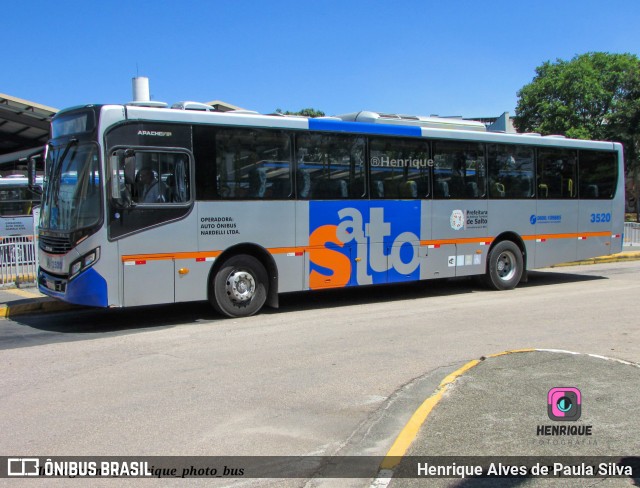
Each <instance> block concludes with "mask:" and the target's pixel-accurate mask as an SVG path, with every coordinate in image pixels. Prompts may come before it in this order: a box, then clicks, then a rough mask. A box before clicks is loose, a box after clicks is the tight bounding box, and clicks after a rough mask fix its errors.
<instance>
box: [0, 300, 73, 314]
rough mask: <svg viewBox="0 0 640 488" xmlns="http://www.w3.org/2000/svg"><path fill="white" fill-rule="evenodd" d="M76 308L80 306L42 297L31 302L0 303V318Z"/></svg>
mask: <svg viewBox="0 0 640 488" xmlns="http://www.w3.org/2000/svg"><path fill="white" fill-rule="evenodd" d="M74 308H78V306H77V305H72V304H70V303H66V302H62V301H59V300H53V299H50V298H40V299H35V300H32V301H30V302H29V303H22V304H16V305H0V318H5V319H7V318H11V317H16V316H18V315H26V314H29V313H38V312H61V311H65V310H71V309H74Z"/></svg>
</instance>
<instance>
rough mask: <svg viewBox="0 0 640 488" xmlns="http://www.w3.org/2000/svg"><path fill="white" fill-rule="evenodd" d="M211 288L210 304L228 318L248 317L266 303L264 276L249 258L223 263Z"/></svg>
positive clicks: (228, 260)
mask: <svg viewBox="0 0 640 488" xmlns="http://www.w3.org/2000/svg"><path fill="white" fill-rule="evenodd" d="M212 284H213V290H212V293H211V296H210V302H211V304H212V305H213V307H214V308H215V309H216V310H217V311H218V312H220V313H221V314H224V315H226V316H228V317H249V316H250V315H253V314H255V313H256V312H258V311H259V310H260V309H261V308H262V306H263V305H264V303H265V301H266V300H267V292H268V286H269V280H268V276H267V272H266V270H265V269H264V266H263V265H262V263H260V261H258V260H257V259H256V258H254V257H253V256H249V255H245V254H240V255H238V256H233V257H231V258H229V259H227V260H226V261H225V262H224V263H223V264H222V267H221V268H220V269H219V270H218V272H217V273H216V275H215V276H214V277H213V283H212Z"/></svg>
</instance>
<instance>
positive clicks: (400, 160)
mask: <svg viewBox="0 0 640 488" xmlns="http://www.w3.org/2000/svg"><path fill="white" fill-rule="evenodd" d="M369 155H370V160H369V163H370V168H371V198H398V199H403V198H427V197H428V196H429V195H430V192H431V189H430V184H429V171H430V164H431V162H430V160H429V144H428V143H427V142H425V141H414V140H398V139H384V138H380V139H370V140H369Z"/></svg>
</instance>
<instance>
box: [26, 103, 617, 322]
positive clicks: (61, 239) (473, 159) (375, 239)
mask: <svg viewBox="0 0 640 488" xmlns="http://www.w3.org/2000/svg"><path fill="white" fill-rule="evenodd" d="M189 106H190V105H188V104H186V105H184V104H183V105H177V106H176V107H178V108H166V107H165V108H157V107H146V106H140V105H139V104H130V105H103V106H99V105H88V106H86V107H76V108H72V109H68V110H64V111H61V112H59V113H58V114H56V116H55V117H54V118H53V121H52V139H51V141H50V143H49V150H48V157H47V168H48V182H49V183H48V185H47V188H46V191H45V194H44V198H43V206H42V213H41V220H40V233H39V247H40V249H39V253H40V269H39V276H38V282H39V288H40V290H41V291H42V292H43V293H45V294H47V295H50V296H53V297H57V298H59V299H61V300H65V301H68V302H71V303H76V304H81V305H91V306H97V307H130V306H139V305H152V304H165V303H174V302H175V303H177V302H189V301H198V300H209V301H210V302H211V304H212V305H213V306H214V307H215V308H216V309H217V310H218V311H220V312H221V313H222V314H224V315H227V316H230V317H242V316H248V315H252V314H254V313H256V312H258V311H259V310H260V309H261V308H262V306H263V305H265V304H267V305H269V306H272V307H277V306H278V294H279V293H285V292H294V291H301V290H318V289H325V288H338V287H347V286H357V285H376V284H383V283H397V282H406V281H416V280H426V279H433V278H448V277H458V276H473V275H478V276H482V277H483V279H484V281H485V282H486V283H487V284H488V285H489V286H490V287H492V288H494V289H498V290H507V289H512V288H514V287H515V286H516V285H517V284H518V283H519V282H520V281H521V280H524V279H526V272H527V270H530V269H534V268H541V267H545V266H549V265H552V264H555V263H561V262H567V261H575V260H578V259H583V258H589V257H594V256H600V255H606V254H612V253H617V252H620V251H621V249H622V232H623V220H624V213H623V212H624V184H623V176H624V172H623V156H622V147H621V145H620V144H617V143H612V142H596V141H581V140H570V139H565V138H560V137H541V136H539V135H520V134H505V133H491V132H487V131H486V130H485V129H484V126H483V125H482V124H480V123H473V122H469V123H466V122H463V121H457V120H451V119H449V120H447V119H435V118H433V119H430V118H422V117H409V116H393V115H385V114H379V113H374V112H360V113H357V114H348V115H344V116H340V117H330V118H315V119H314V118H311V119H308V118H303V117H283V116H273V115H259V114H252V113H246V112H228V113H219V112H210V111H201V110H185V109H184V108H185V107H189ZM191 106H193V104H192V105H191Z"/></svg>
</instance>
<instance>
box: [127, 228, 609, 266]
mask: <svg viewBox="0 0 640 488" xmlns="http://www.w3.org/2000/svg"><path fill="white" fill-rule="evenodd" d="M578 237H611V231H606V232H581V233H577V232H576V233H566V234H538V235H526V236H522V239H523V240H525V241H535V240H536V239H545V240H546V239H576V238H578ZM494 239H495V238H494V237H464V238H459V239H436V240H428V241H420V245H421V246H442V245H453V244H478V245H487V244H490V243H491V242H492V241H493V240H494ZM309 250H310V247H308V246H306V247H305V246H298V247H274V248H269V249H267V251H269V252H270V253H271V254H289V253H294V254H296V255H300V254H301V253H305V252H309ZM220 254H222V251H201V252H176V253H160V254H129V255H125V256H122V262H129V261H162V260H165V259H203V258H215V257H218V256H220Z"/></svg>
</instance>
